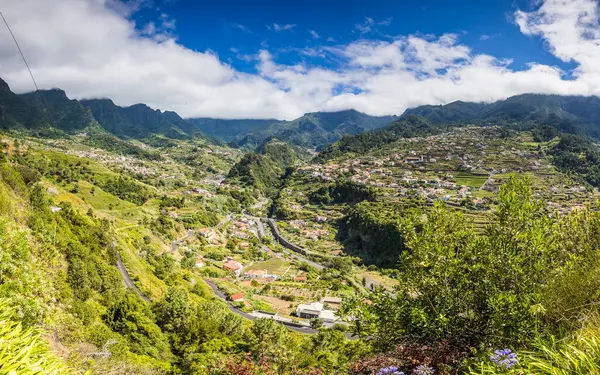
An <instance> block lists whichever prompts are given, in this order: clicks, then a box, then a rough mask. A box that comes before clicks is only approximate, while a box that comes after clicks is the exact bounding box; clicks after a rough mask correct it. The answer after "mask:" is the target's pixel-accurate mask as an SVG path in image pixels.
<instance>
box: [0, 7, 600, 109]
mask: <svg viewBox="0 0 600 375" xmlns="http://www.w3.org/2000/svg"><path fill="white" fill-rule="evenodd" d="M0 9H2V10H3V14H4V15H5V17H6V18H7V20H8V22H9V23H10V24H11V27H12V29H13V31H14V32H15V35H16V36H17V38H18V39H19V42H20V44H21V47H22V49H23V51H24V53H25V55H26V56H27V59H28V61H29V64H30V66H31V67H32V71H33V73H34V75H35V77H36V80H37V82H38V84H39V85H40V86H41V87H42V88H51V87H59V88H62V89H64V90H65V91H66V93H67V95H68V96H69V97H72V98H98V97H107V98H111V99H112V100H113V101H114V102H115V103H117V104H119V105H122V106H128V105H132V104H136V103H146V104H148V105H149V106H151V107H153V108H157V109H161V110H173V111H176V112H178V113H179V114H180V115H182V116H183V117H218V118H279V119H293V118H296V117H299V116H301V115H302V114H303V113H306V112H312V111H338V110H345V109H356V110H359V111H362V112H365V113H368V114H372V115H390V114H401V113H402V112H404V111H405V110H406V109H407V108H412V107H415V106H418V105H423V104H446V103H450V102H452V101H456V100H464V101H474V102H493V101H495V100H501V99H505V98H507V97H510V96H512V95H518V94H523V93H547V94H560V95H599V94H600V64H598V61H600V24H599V21H598V20H599V14H600V12H599V3H598V1H597V0H512V1H500V0H463V1H449V0H447V1H439V0H438V1H435V0H429V1H427V0H424V1H417V0H397V1H381V0H380V1H358V0H348V1H341V0H323V1H316V0H310V1H296V0H288V1H283V0H281V1H274V0H254V1H253V0H223V1H206V0H203V1H191V0H53V1H47V0H19V1H14V0H0ZM0 66H2V72H1V73H0V74H1V76H2V78H3V79H5V80H6V81H7V82H8V83H9V85H10V86H11V88H12V89H13V90H14V91H16V92H26V91H31V90H32V89H33V87H32V83H31V79H30V78H29V76H28V74H27V72H26V70H25V69H24V66H23V63H22V61H21V59H20V56H19V54H18V51H17V50H16V49H15V46H14V44H13V43H12V40H11V38H10V35H9V34H8V33H7V32H6V30H2V31H0Z"/></svg>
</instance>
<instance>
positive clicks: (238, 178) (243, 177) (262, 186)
mask: <svg viewBox="0 0 600 375" xmlns="http://www.w3.org/2000/svg"><path fill="white" fill-rule="evenodd" d="M297 159H298V156H297V154H296V152H295V151H294V150H293V149H292V147H291V146H290V145H289V144H287V143H286V142H283V141H281V140H279V139H276V138H271V139H269V140H267V141H266V142H264V143H263V144H262V145H260V146H259V147H258V148H257V149H256V152H249V153H247V154H245V155H244V156H243V157H242V159H241V160H240V161H239V162H237V163H236V164H235V165H234V166H233V167H232V168H231V170H230V171H229V175H228V176H227V180H228V182H229V183H234V184H240V185H242V186H248V187H253V188H256V189H258V190H260V191H262V192H263V193H266V194H267V195H268V194H270V193H274V192H275V189H276V188H277V187H278V186H279V185H280V184H281V176H282V175H284V174H285V172H286V168H288V167H291V166H293V165H294V164H295V163H296V161H297Z"/></svg>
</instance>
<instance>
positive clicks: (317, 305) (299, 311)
mask: <svg viewBox="0 0 600 375" xmlns="http://www.w3.org/2000/svg"><path fill="white" fill-rule="evenodd" d="M296 315H297V316H298V317H300V318H304V319H315V318H319V319H321V320H323V321H324V322H325V323H333V322H335V321H336V320H338V319H339V318H338V317H336V316H335V311H333V310H324V305H323V304H322V303H321V302H313V303H308V304H304V303H301V304H300V305H298V308H296Z"/></svg>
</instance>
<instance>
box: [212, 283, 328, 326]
mask: <svg viewBox="0 0 600 375" xmlns="http://www.w3.org/2000/svg"><path fill="white" fill-rule="evenodd" d="M203 280H204V282H205V283H206V284H207V285H208V286H209V287H211V289H212V290H213V292H215V295H216V296H217V297H219V298H221V299H222V300H223V301H225V303H226V304H227V307H229V310H231V312H233V313H234V314H237V315H239V316H241V317H243V318H246V319H248V320H254V319H256V317H255V316H253V315H251V314H248V313H247V312H244V311H242V310H240V309H238V308H236V307H234V306H233V305H232V304H231V302H230V301H229V300H228V299H227V296H226V295H225V293H223V292H221V290H219V288H218V287H217V286H216V285H215V283H213V282H212V281H210V280H207V279H203ZM277 322H279V323H281V324H283V325H284V326H285V327H286V328H288V329H290V330H292V331H296V332H300V333H306V334H309V335H313V334H315V333H319V331H318V330H316V329H312V328H309V327H297V326H295V325H289V324H287V323H285V322H281V321H277Z"/></svg>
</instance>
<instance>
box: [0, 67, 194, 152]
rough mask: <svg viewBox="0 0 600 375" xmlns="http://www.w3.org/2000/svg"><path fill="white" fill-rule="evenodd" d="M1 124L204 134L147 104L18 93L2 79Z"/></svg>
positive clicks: (46, 132)
mask: <svg viewBox="0 0 600 375" xmlns="http://www.w3.org/2000/svg"><path fill="white" fill-rule="evenodd" d="M0 127H1V128H3V129H5V130H13V131H15V130H16V131H26V132H28V133H30V134H34V135H41V136H50V135H53V136H56V135H61V134H62V135H64V134H73V133H77V132H81V131H89V130H92V131H98V130H99V131H101V132H103V133H104V136H105V137H106V136H108V135H110V136H117V137H120V138H136V139H141V138H145V137H148V136H150V135H153V134H159V135H164V136H167V137H170V138H191V137H196V136H200V137H203V135H202V133H201V131H200V130H199V129H198V127H197V126H196V125H194V124H193V123H191V122H188V121H186V120H184V119H182V118H181V117H180V116H179V115H178V114H177V113H175V112H169V111H160V110H155V109H152V108H150V107H148V106H147V105H145V104H135V105H132V106H129V107H119V106H117V105H116V104H114V103H113V101H112V100H110V99H91V100H75V99H70V98H68V97H67V95H66V93H65V92H64V91H63V90H60V89H51V90H40V91H39V92H30V93H26V94H19V95H17V94H15V93H13V92H12V91H11V90H10V87H9V86H8V84H7V83H6V82H4V81H3V80H2V79H0ZM107 133H108V134H107ZM115 142H118V140H117V141H115Z"/></svg>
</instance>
